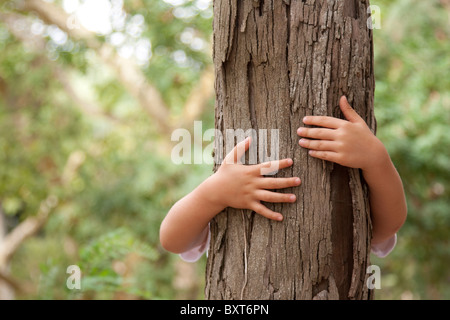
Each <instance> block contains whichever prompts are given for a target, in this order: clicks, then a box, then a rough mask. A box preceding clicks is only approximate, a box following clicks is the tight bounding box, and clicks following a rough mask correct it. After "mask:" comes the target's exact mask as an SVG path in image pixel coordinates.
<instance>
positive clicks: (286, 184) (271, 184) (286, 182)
mask: <svg viewBox="0 0 450 320" xmlns="http://www.w3.org/2000/svg"><path fill="white" fill-rule="evenodd" d="M300 183H301V180H300V178H298V177H293V178H267V177H264V178H261V179H259V181H258V187H260V188H263V189H283V188H290V187H296V186H298V185H300Z"/></svg>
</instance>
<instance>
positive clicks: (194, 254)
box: [180, 225, 211, 262]
mask: <svg viewBox="0 0 450 320" xmlns="http://www.w3.org/2000/svg"><path fill="white" fill-rule="evenodd" d="M210 240H211V233H210V232H209V225H208V236H207V237H205V241H203V242H202V243H200V244H199V245H197V246H196V247H193V248H191V249H189V250H188V251H185V252H182V253H180V258H181V259H183V260H184V261H186V262H195V261H197V260H198V259H200V257H201V256H202V255H203V254H204V253H205V252H206V254H208V252H207V250H208V248H209V241H210Z"/></svg>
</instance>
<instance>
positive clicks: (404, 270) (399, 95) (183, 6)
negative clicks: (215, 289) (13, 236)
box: [0, 0, 450, 299]
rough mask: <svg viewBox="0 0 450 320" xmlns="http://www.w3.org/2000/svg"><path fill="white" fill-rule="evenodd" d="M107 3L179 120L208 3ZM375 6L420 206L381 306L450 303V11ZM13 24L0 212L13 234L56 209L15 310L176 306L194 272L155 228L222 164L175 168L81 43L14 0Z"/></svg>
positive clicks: (4, 46)
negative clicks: (72, 273)
mask: <svg viewBox="0 0 450 320" xmlns="http://www.w3.org/2000/svg"><path fill="white" fill-rule="evenodd" d="M67 3H68V2H65V1H55V2H54V5H55V6H59V7H64V6H66V7H67ZM80 3H84V2H83V1H81V2H80ZM110 3H111V4H112V8H113V9H114V8H117V7H119V8H123V10H124V11H122V12H119V13H120V14H119V15H120V17H121V19H122V20H120V19H119V20H120V21H122V23H121V24H120V23H119V24H116V25H115V26H114V25H113V27H112V29H111V30H110V32H108V33H106V34H105V33H103V34H97V36H96V38H97V39H99V41H101V42H102V43H113V44H114V43H122V44H123V43H125V44H127V43H128V44H129V45H130V46H131V45H136V44H139V43H140V44H143V45H144V47H145V45H147V46H148V43H150V44H151V50H150V51H149V53H148V52H147V56H145V54H144V58H142V56H141V57H140V59H138V58H139V57H136V56H132V57H131V59H134V60H135V61H137V62H138V63H139V68H140V70H141V71H142V72H143V74H145V76H146V78H147V79H148V81H149V83H151V84H152V85H154V86H155V87H156V88H157V89H158V91H159V92H160V93H161V95H162V97H163V100H164V102H165V103H166V105H167V106H168V107H169V108H170V110H171V112H172V114H175V115H181V114H182V112H183V106H184V103H185V101H186V99H187V98H188V96H189V94H190V92H191V91H192V89H193V88H194V87H195V85H196V83H197V81H198V80H199V77H200V74H201V73H202V71H203V70H204V69H205V67H207V66H209V65H210V64H211V52H210V46H211V37H212V34H211V33H212V3H211V1H201V0H196V1H186V0H172V1H162V0H158V1H155V0H139V1H135V0H128V1H111V2H110ZM372 4H375V5H378V6H379V7H380V9H381V29H375V30H374V42H375V71H376V94H375V112H376V117H377V120H378V131H377V134H378V136H379V137H380V139H381V140H382V141H383V142H384V143H385V145H386V146H387V148H388V150H389V152H390V154H391V157H392V160H393V162H394V164H395V165H396V167H397V169H398V170H399V172H400V175H401V176H402V179H403V183H404V186H405V191H406V193H407V201H408V209H409V215H408V220H407V222H406V224H405V225H404V227H403V228H402V230H401V231H400V232H399V241H398V244H397V247H396V249H395V250H394V251H393V252H392V254H391V255H390V256H389V257H387V258H385V259H378V258H375V257H374V258H373V259H372V263H374V264H377V265H379V266H380V267H381V271H382V290H379V291H377V293H376V297H377V298H378V299H410V298H412V299H448V298H450V286H449V282H450V275H449V273H448V264H449V262H450V260H449V257H450V254H449V253H450V252H449V243H448V226H449V225H450V201H449V199H450V137H449V134H448V129H449V125H450V78H449V77H448V72H449V70H450V59H449V58H448V52H450V41H449V39H450V24H449V15H450V5H449V3H448V1H443V0H442V1H438V0H432V1H427V2H423V1H417V0H414V1H410V0H409V1H407V0H396V1H381V0H378V1H373V2H372ZM18 11H19V13H17V12H18ZM113 12H114V11H113ZM2 14H4V15H3V16H0V52H1V54H0V168H1V169H0V205H1V206H2V210H3V212H4V217H5V221H6V222H7V229H8V230H7V231H11V230H12V229H13V228H14V227H15V226H17V225H18V224H19V223H20V222H21V221H23V220H25V219H26V218H27V217H30V216H34V215H36V213H37V212H38V210H39V206H40V204H41V202H42V201H43V200H44V199H46V198H47V197H48V196H49V195H54V196H56V197H57V199H58V204H57V206H56V207H55V209H54V210H53V212H51V215H50V218H49V220H48V221H47V223H46V225H45V227H44V228H43V229H42V230H40V232H39V233H38V234H37V235H35V236H34V237H32V238H29V239H27V240H26V241H25V242H24V243H23V245H22V246H21V247H20V249H19V250H18V251H17V252H16V253H15V255H14V257H13V259H12V261H11V265H10V271H11V277H12V278H13V279H16V280H18V281H19V282H20V283H21V284H22V285H23V286H24V287H25V288H29V289H28V290H25V291H24V292H17V293H16V297H17V298H21V299H126V298H133V299H174V298H179V297H180V293H179V292H178V291H177V288H180V285H179V284H178V282H177V281H178V280H177V278H178V274H179V273H180V272H185V273H186V271H183V269H181V271H180V268H181V267H183V266H182V265H181V266H180V265H179V261H180V260H179V258H178V257H177V256H176V255H172V254H169V253H167V252H165V251H164V250H163V249H162V248H161V246H160V245H159V225H160V223H161V221H162V219H163V217H164V215H165V214H166V213H167V211H168V209H169V208H170V207H171V206H172V205H173V204H174V203H175V202H176V201H177V200H178V199H179V198H180V197H182V196H183V195H185V194H186V193H188V192H189V191H191V190H192V189H193V188H194V187H195V186H196V185H198V184H199V183H200V182H201V181H202V180H204V179H205V178H206V177H207V176H208V175H210V174H211V173H212V167H211V166H209V165H191V166H177V165H175V164H173V163H172V162H171V161H170V154H167V152H165V151H164V147H161V145H162V144H163V142H164V141H165V142H167V141H169V139H170V137H167V136H164V135H163V134H161V133H159V132H158V131H157V129H155V124H154V123H153V122H152V119H150V118H149V117H147V115H146V114H145V113H144V112H143V111H142V109H141V108H140V107H139V105H138V102H137V101H136V100H135V99H134V98H133V97H132V96H131V95H130V94H129V93H128V92H127V91H126V89H124V87H123V85H122V84H121V83H120V82H119V81H118V80H117V75H116V74H115V73H114V71H112V70H111V69H110V68H108V67H107V66H106V65H105V64H104V63H103V62H102V60H101V58H99V57H98V55H96V53H95V50H93V49H92V48H89V46H88V45H87V44H86V42H84V41H81V40H76V39H73V38H70V37H68V38H67V39H66V40H65V41H63V40H58V39H59V38H58V37H57V36H56V35H57V34H58V32H62V31H61V30H59V29H58V30H59V31H58V30H57V32H56V31H55V28H56V27H55V26H49V25H47V24H45V23H44V22H43V21H42V20H40V19H39V18H38V17H36V16H35V15H34V14H33V13H29V12H25V13H24V12H23V11H20V10H18V9H17V7H16V4H15V3H14V2H13V1H9V2H7V3H6V4H3V9H2ZM7 14H16V16H14V17H16V18H17V14H19V15H20V16H21V17H22V18H23V17H27V19H29V20H27V21H31V23H32V24H31V28H32V30H31V31H32V32H34V33H33V34H34V36H35V38H36V39H42V41H43V43H44V44H45V45H44V47H43V49H42V50H33V49H32V48H31V49H30V46H29V44H27V43H26V41H24V39H21V38H20V37H18V36H17V35H16V34H14V33H13V32H12V30H11V25H10V24H8V22H7V20H6V19H5V15H7ZM16 27H17V26H16ZM28 27H29V26H28ZM52 28H53V29H52ZM52 30H53V33H54V34H52ZM127 30H128V31H129V32H128V31H127ZM136 30H137V31H136ZM27 32H29V30H28V31H27ZM55 34H56V35H55ZM117 39H119V40H121V41H119V40H117ZM139 41H144V42H139ZM116 48H117V51H118V52H120V50H121V48H119V47H116ZM122 49H123V48H122ZM144 51H145V50H144ZM134 52H135V53H136V52H137V49H136V47H135V51H134ZM144 53H145V52H144ZM58 70H62V71H63V74H62V77H64V79H66V80H67V81H68V82H69V83H71V84H72V86H73V89H74V90H75V91H76V92H78V93H79V96H81V97H82V99H86V101H91V102H92V101H93V102H94V104H96V105H98V106H100V107H101V109H100V111H101V112H100V113H101V115H100V116H97V115H92V114H89V113H86V112H85V111H83V109H82V108H80V101H76V99H75V98H74V96H73V94H70V92H68V87H67V86H66V85H65V84H64V81H61V80H58V78H57V77H56V74H57V72H58ZM60 76H61V74H60ZM81 103H82V102H81ZM201 120H203V121H204V123H203V130H206V129H207V128H212V127H214V108H213V101H211V100H210V101H209V102H208V108H207V110H206V111H205V112H204V114H203V115H202V119H201ZM189 129H192V128H189ZM204 262H205V261H204V258H203V259H202V260H201V261H200V262H199V263H197V264H194V265H193V267H192V266H191V268H194V270H193V272H194V273H193V275H194V278H195V279H194V280H195V281H194V282H195V283H196V285H192V284H191V287H192V288H193V289H192V290H191V292H189V293H188V294H189V295H188V296H187V297H189V298H192V297H193V298H202V297H203V292H202V283H203V278H204V273H203V271H204ZM73 264H75V265H78V266H79V267H80V268H81V270H82V275H83V276H82V290H78V291H77V290H69V289H67V287H66V279H67V277H68V274H67V273H66V268H67V267H68V266H69V265H73ZM181 287H182V286H181ZM179 290H181V289H179ZM181 297H186V296H181Z"/></svg>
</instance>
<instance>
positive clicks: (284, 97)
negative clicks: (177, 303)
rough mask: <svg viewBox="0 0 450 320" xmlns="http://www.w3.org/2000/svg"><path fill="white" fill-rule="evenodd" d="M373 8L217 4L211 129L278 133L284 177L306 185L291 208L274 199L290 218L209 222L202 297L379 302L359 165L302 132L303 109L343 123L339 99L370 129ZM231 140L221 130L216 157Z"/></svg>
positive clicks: (348, 3) (270, 1)
mask: <svg viewBox="0 0 450 320" xmlns="http://www.w3.org/2000/svg"><path fill="white" fill-rule="evenodd" d="M368 7H369V1H368V0H362V1H361V0H360V1H357V0H344V1H330V0H328V1H324V0H317V1H312V0H306V1H305V0H303V1H300V0H298V1H297V0H284V1H281V0H265V1H264V0H259V1H258V0H253V1H250V0H244V1H239V0H229V1H222V0H216V1H214V52H213V56H214V66H215V71H216V74H215V75H216V78H215V86H216V87H215V88H216V110H215V111H216V129H218V130H220V131H221V132H222V133H225V132H226V130H227V129H238V128H240V129H243V130H244V131H246V130H247V129H250V128H252V129H255V130H259V129H267V130H268V132H269V133H270V132H271V131H270V129H279V136H278V141H277V143H278V147H279V155H278V158H279V159H283V158H287V157H290V158H292V159H293V160H294V165H293V166H292V167H290V168H288V169H283V170H280V171H279V172H278V174H277V176H278V177H291V176H298V177H300V178H301V179H302V185H301V186H300V187H297V188H290V189H286V190H279V192H289V193H291V192H292V193H295V194H296V195H297V201H296V203H294V204H286V203H284V204H267V205H268V207H269V208H271V209H273V210H275V211H278V212H281V213H282V214H283V216H284V220H283V222H275V221H271V220H268V219H266V218H264V217H262V216H260V215H258V214H255V213H254V212H251V211H248V210H236V209H232V208H227V209H226V210H224V212H222V213H221V214H219V215H217V217H216V218H215V219H214V220H213V221H211V224H210V228H211V244H210V248H209V254H208V262H207V270H206V289H205V294H206V298H207V299H370V298H371V297H372V294H371V291H370V290H369V289H368V288H367V285H366V279H367V274H366V268H367V266H368V265H369V264H370V263H369V255H370V238H371V222H370V211H369V209H370V208H369V201H368V191H367V187H366V185H365V183H364V181H363V179H362V177H361V175H360V172H359V170H356V169H350V168H346V167H341V166H339V165H337V164H333V163H330V162H326V161H322V160H318V159H315V158H312V157H310V156H309V155H308V153H307V150H305V149H303V148H301V147H300V146H299V145H298V140H299V137H298V136H297V134H296V130H297V128H298V127H300V126H301V125H302V122H301V119H302V118H303V117H304V116H306V115H328V116H335V117H340V118H342V117H343V116H342V114H341V112H340V109H339V98H340V97H341V96H342V95H346V96H347V98H348V100H349V102H350V104H351V105H352V106H353V108H354V109H355V110H356V111H357V112H358V113H359V114H360V115H361V116H362V117H363V119H365V120H366V122H367V124H368V125H369V127H370V128H372V129H373V130H375V118H374V114H373V95H374V87H375V83H374V73H373V48H372V45H373V43H372V31H371V30H370V29H369V28H368V27H367V24H366V23H367V19H368V18H369V16H368V14H367V9H368ZM261 139H264V138H263V137H261V136H259V137H258V140H261ZM228 140H229V139H228ZM233 140H234V138H233ZM260 142H261V141H258V143H260ZM228 143H236V142H235V141H228ZM253 143H254V144H255V145H256V144H257V141H255V140H254V141H253ZM225 145H227V137H226V135H225V134H224V140H223V141H221V140H220V139H216V145H215V148H216V152H217V150H220V149H221V148H222V149H223V150H225V148H224V146H225ZM255 145H254V146H255ZM258 152H259V153H260V152H265V151H263V150H258ZM272 156H273V155H271V157H272ZM258 159H259V158H258ZM219 164H220V163H218V162H216V166H215V169H217V167H218V165H219Z"/></svg>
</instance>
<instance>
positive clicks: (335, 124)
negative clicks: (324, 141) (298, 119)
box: [303, 116, 347, 129]
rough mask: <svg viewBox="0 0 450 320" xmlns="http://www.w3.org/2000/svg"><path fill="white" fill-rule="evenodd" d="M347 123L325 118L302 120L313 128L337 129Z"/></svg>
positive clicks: (309, 117) (316, 117)
mask: <svg viewBox="0 0 450 320" xmlns="http://www.w3.org/2000/svg"><path fill="white" fill-rule="evenodd" d="M346 122H347V121H345V120H342V119H338V118H334V117H327V116H306V117H304V118H303V123H304V124H308V125H313V126H319V127H325V128H331V129H337V128H339V127H341V126H342V125H343V124H345V123H346Z"/></svg>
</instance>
